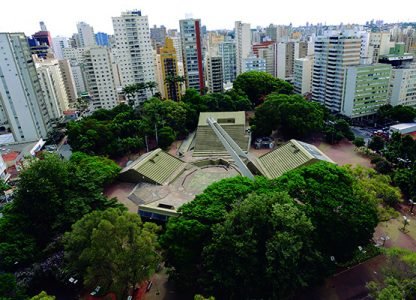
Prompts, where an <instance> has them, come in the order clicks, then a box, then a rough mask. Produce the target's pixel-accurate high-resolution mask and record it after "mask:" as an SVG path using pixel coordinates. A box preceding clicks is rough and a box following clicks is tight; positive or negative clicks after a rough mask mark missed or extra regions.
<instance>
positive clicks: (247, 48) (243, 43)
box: [234, 21, 251, 76]
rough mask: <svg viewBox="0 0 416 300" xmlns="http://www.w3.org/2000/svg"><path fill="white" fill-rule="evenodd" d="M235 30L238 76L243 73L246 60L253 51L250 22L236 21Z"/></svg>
mask: <svg viewBox="0 0 416 300" xmlns="http://www.w3.org/2000/svg"><path fill="white" fill-rule="evenodd" d="M234 32H235V44H236V47H235V50H236V62H237V68H236V73H237V76H238V75H240V74H241V73H243V69H244V60H245V59H246V58H247V57H248V56H249V55H250V53H251V30H250V24H248V23H241V22H240V21H237V22H235V27H234Z"/></svg>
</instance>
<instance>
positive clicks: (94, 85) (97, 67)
mask: <svg viewBox="0 0 416 300" xmlns="http://www.w3.org/2000/svg"><path fill="white" fill-rule="evenodd" d="M109 51H110V50H109V49H108V48H106V47H98V46H97V47H92V48H89V49H88V50H86V51H85V52H84V65H83V68H84V72H85V78H86V82H87V87H88V92H89V94H90V96H91V103H92V109H93V110H96V109H99V108H105V109H111V108H114V107H115V106H116V105H117V92H116V87H115V84H114V76H113V70H112V64H111V59H110V52H109Z"/></svg>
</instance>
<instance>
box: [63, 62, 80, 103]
mask: <svg viewBox="0 0 416 300" xmlns="http://www.w3.org/2000/svg"><path fill="white" fill-rule="evenodd" d="M59 68H60V70H61V74H62V80H63V81H64V86H65V90H66V94H67V96H68V102H69V104H72V103H75V101H77V98H78V94H77V87H76V86H75V80H74V75H73V74H72V69H71V64H70V63H69V61H68V60H66V59H62V60H59Z"/></svg>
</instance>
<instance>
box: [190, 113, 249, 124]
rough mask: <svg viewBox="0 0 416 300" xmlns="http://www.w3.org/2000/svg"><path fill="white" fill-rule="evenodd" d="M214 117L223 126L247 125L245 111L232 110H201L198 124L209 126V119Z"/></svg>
mask: <svg viewBox="0 0 416 300" xmlns="http://www.w3.org/2000/svg"><path fill="white" fill-rule="evenodd" d="M209 117H212V118H213V119H214V120H215V121H217V122H218V124H220V125H221V126H228V125H244V126H245V125H246V114H245V112H244V111H231V112H201V113H200V114H199V120H198V126H209V125H208V123H207V119H208V118H209Z"/></svg>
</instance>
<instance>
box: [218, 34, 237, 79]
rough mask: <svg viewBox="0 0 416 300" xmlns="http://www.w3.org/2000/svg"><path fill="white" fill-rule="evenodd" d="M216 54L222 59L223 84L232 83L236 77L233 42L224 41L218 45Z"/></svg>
mask: <svg viewBox="0 0 416 300" xmlns="http://www.w3.org/2000/svg"><path fill="white" fill-rule="evenodd" d="M218 52H219V53H218V54H219V56H220V57H221V59H222V71H223V81H224V83H229V82H234V80H235V78H236V77H237V60H236V48H235V41H224V42H222V43H220V44H219V45H218Z"/></svg>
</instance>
